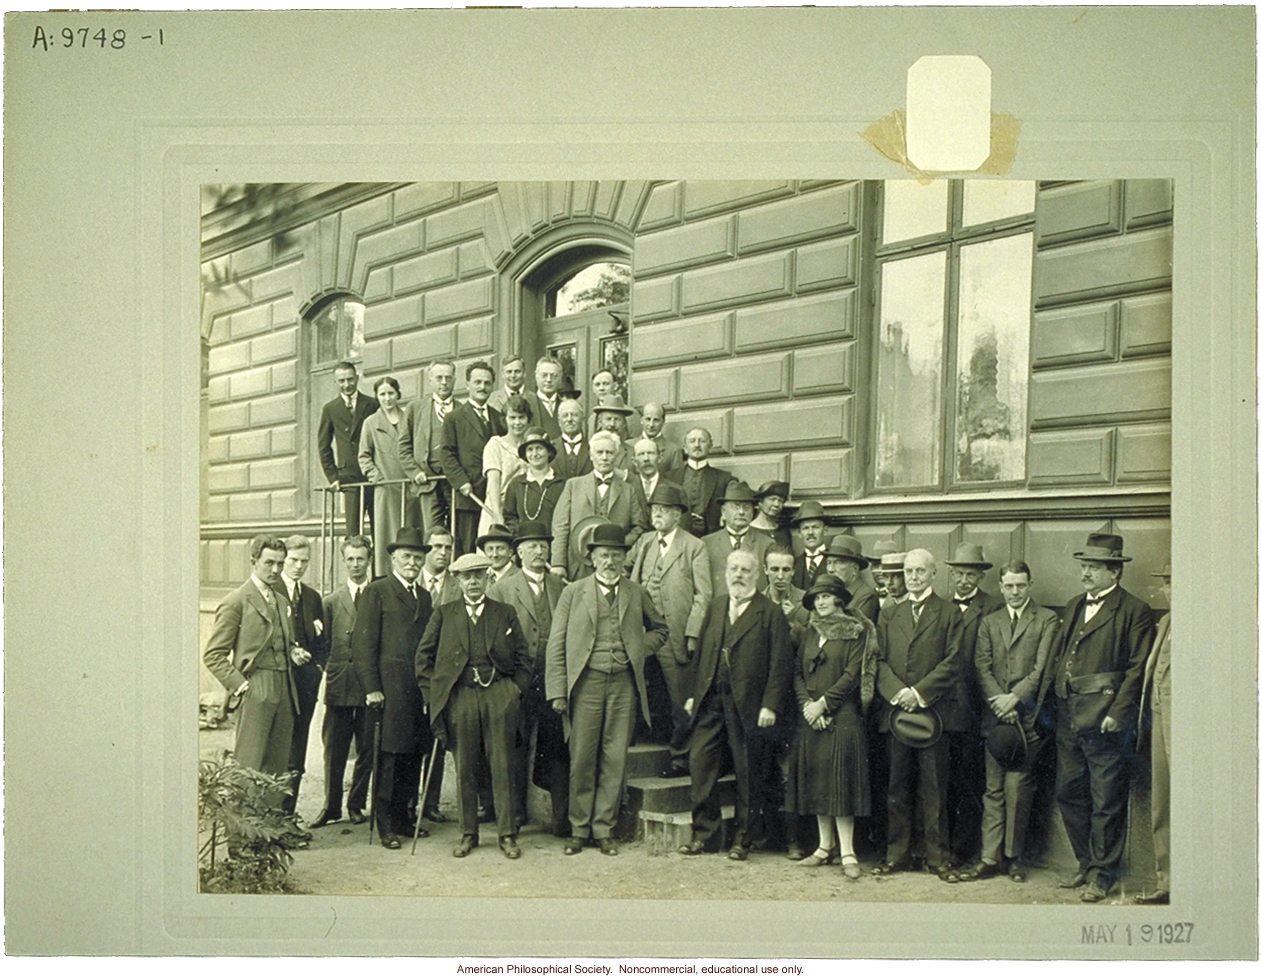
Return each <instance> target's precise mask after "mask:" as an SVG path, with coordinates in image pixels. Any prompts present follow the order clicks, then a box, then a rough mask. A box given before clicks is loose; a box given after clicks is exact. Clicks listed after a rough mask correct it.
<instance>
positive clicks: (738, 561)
mask: <svg viewBox="0 0 1261 978" xmlns="http://www.w3.org/2000/svg"><path fill="white" fill-rule="evenodd" d="M758 572H759V567H758V560H757V558H756V557H755V555H754V554H753V553H752V552H751V551H748V550H733V551H731V553H730V554H728V556H727V560H726V566H725V568H724V572H723V577H724V584H725V586H724V588H723V590H724V592H725V593H724V594H722V595H720V596H715V597H714V599H713V600H712V601H710V603H709V609H708V610H707V611H706V613H705V620H704V621H703V622H702V624H701V640H700V648H699V650H698V652H697V655H696V657H695V660H694V661H693V664H692V670H691V673H690V675H689V676H688V681H687V689H688V690H689V693H688V698H687V701H686V702H685V704H684V707H685V709H686V711H687V713H688V716H690V717H691V718H692V731H691V738H692V739H691V751H690V755H691V757H690V759H691V771H692V841H691V842H686V843H684V844H683V845H681V846H680V847H679V852H681V853H683V854H684V855H687V856H697V855H700V854H701V853H703V852H705V851H706V850H708V849H710V848H711V847H712V846H714V845H716V842H715V841H714V837H715V836H716V835H717V833H718V832H719V830H720V828H721V825H722V816H721V813H720V811H719V803H718V795H717V787H718V779H719V778H720V777H721V776H722V759H723V744H724V742H725V743H726V745H727V746H728V747H729V748H730V752H731V760H732V764H733V766H734V768H735V775H736V824H735V830H734V833H733V835H732V842H731V851H730V852H729V853H728V856H729V858H731V859H735V860H744V859H747V858H748V854H749V843H750V842H751V841H752V838H751V833H752V832H755V831H757V826H756V825H755V824H753V823H754V821H755V819H756V818H757V817H758V816H761V815H762V814H763V811H762V807H763V804H764V799H765V795H766V794H767V790H768V787H769V785H768V784H767V779H768V778H770V777H772V776H773V773H774V772H773V769H774V766H775V763H774V762H775V752H774V742H773V740H772V739H771V734H772V733H773V731H772V730H771V729H770V728H772V727H774V726H775V722H776V720H777V719H778V718H779V717H780V716H781V715H782V714H783V712H784V709H785V707H786V706H787V697H788V691H789V690H790V689H791V688H792V674H793V649H792V641H791V639H790V638H789V635H788V620H787V619H786V618H785V617H784V613H783V611H781V610H780V608H779V606H778V605H777V604H775V602H773V601H771V600H770V599H769V598H767V597H766V596H765V595H762V594H759V593H758V592H757V578H758Z"/></svg>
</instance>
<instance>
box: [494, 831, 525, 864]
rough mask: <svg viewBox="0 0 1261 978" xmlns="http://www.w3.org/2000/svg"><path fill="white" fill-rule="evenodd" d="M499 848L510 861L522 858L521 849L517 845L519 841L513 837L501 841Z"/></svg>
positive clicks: (505, 837) (509, 836)
mask: <svg viewBox="0 0 1261 978" xmlns="http://www.w3.org/2000/svg"><path fill="white" fill-rule="evenodd" d="M499 848H500V849H502V850H503V854H504V855H505V856H507V857H508V858H509V859H520V858H521V847H520V846H519V845H517V840H516V839H515V838H514V837H513V836H511V835H505V836H504V837H503V838H502V839H500V840H499Z"/></svg>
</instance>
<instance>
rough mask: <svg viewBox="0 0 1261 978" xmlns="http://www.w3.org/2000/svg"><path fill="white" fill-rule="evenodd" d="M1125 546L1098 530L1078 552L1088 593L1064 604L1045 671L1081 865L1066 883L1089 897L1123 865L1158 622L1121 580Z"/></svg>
mask: <svg viewBox="0 0 1261 978" xmlns="http://www.w3.org/2000/svg"><path fill="white" fill-rule="evenodd" d="M1123 549H1124V540H1123V539H1122V538H1121V537H1120V536H1117V535H1116V534H1111V533H1092V534H1090V535H1089V536H1088V537H1087V538H1086V546H1084V547H1083V548H1082V549H1081V550H1079V551H1077V552H1076V553H1075V554H1073V556H1074V557H1075V558H1076V559H1077V560H1078V561H1079V562H1080V564H1081V580H1082V584H1084V585H1085V587H1086V593H1085V594H1079V595H1077V596H1076V597H1074V598H1073V599H1071V600H1070V601H1069V602H1068V605H1067V606H1066V607H1065V609H1064V627H1063V629H1062V630H1061V632H1060V639H1059V644H1058V646H1057V648H1056V650H1055V655H1054V657H1053V658H1052V660H1051V662H1050V663H1049V664H1048V667H1047V672H1046V676H1044V677H1043V680H1042V687H1043V690H1044V691H1045V690H1047V689H1048V687H1049V688H1052V689H1054V690H1055V698H1056V701H1057V705H1058V707H1059V719H1058V722H1057V726H1056V731H1055V744H1056V749H1057V751H1058V758H1059V760H1058V764H1059V771H1058V775H1057V787H1056V800H1057V801H1058V802H1059V805H1060V815H1061V816H1062V817H1063V819H1064V830H1065V832H1067V834H1068V840H1069V842H1070V843H1072V846H1073V854H1074V855H1075V856H1076V857H1077V872H1076V873H1074V874H1073V875H1072V876H1071V877H1069V878H1068V879H1065V880H1061V881H1060V886H1061V887H1063V888H1065V889H1075V888H1076V887H1079V886H1084V887H1085V889H1083V890H1082V893H1081V899H1082V901H1083V902H1085V903H1098V902H1099V901H1100V900H1102V899H1103V898H1104V897H1105V896H1107V894H1108V891H1109V890H1110V889H1112V885H1113V884H1114V883H1115V882H1116V881H1117V878H1118V876H1119V875H1120V872H1121V857H1122V855H1123V853H1124V848H1125V817H1126V805H1127V802H1128V801H1129V793H1130V764H1131V761H1132V760H1133V753H1134V730H1135V726H1136V720H1137V714H1138V705H1139V694H1140V691H1141V689H1142V684H1143V667H1144V665H1145V664H1146V662H1147V657H1148V655H1150V653H1151V648H1152V636H1153V633H1154V631H1155V626H1154V623H1153V621H1152V611H1151V608H1149V607H1148V606H1147V603H1146V602H1144V601H1141V600H1139V599H1138V598H1136V597H1135V596H1134V595H1133V594H1131V593H1130V592H1129V591H1127V590H1125V588H1123V587H1121V574H1122V571H1123V570H1124V568H1125V564H1126V563H1127V562H1128V561H1129V560H1130V559H1131V558H1129V557H1127V556H1125V555H1124V553H1123Z"/></svg>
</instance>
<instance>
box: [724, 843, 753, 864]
mask: <svg viewBox="0 0 1261 978" xmlns="http://www.w3.org/2000/svg"><path fill="white" fill-rule="evenodd" d="M727 858H728V859H734V860H735V861H736V862H738V863H742V862H744V861H745V860H746V859H748V858H749V847H748V846H732V847H731V851H730V852H728V853H727Z"/></svg>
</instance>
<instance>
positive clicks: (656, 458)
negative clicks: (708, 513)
mask: <svg viewBox="0 0 1261 978" xmlns="http://www.w3.org/2000/svg"><path fill="white" fill-rule="evenodd" d="M631 451H632V452H633V453H634V458H635V465H634V470H633V471H632V472H630V473H628V474H627V476H626V481H627V482H629V483H630V485H631V489H633V490H634V492H635V495H636V496H638V497H639V501H640V502H641V503H643V505H644V512H648V500H650V499H652V496H653V493H655V492H656V491H657V487H658V486H663V485H664V486H674V487H675V488H676V489H678V491H679V493H680V495H681V494H682V492H683V487H682V486H680V485H677V484H676V483H673V482H671V481H670V480H669V479H666V478H665V477H664V476H663V475H662V474H661V465H660V449H659V447H658V444H657V442H655V441H653V440H652V439H651V438H649V437H648V436H647V435H645V436H644V437H643V438H640V439H639V440H638V441H636V442H635V443H634V444H633V445H632V446H631ZM685 504H686V501H685ZM688 522H689V523H690V522H691V521H690V520H688ZM689 535H690V534H689Z"/></svg>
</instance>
